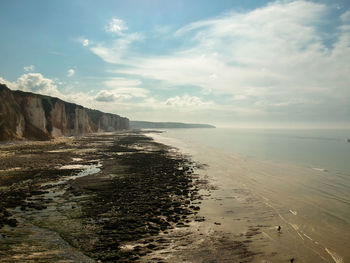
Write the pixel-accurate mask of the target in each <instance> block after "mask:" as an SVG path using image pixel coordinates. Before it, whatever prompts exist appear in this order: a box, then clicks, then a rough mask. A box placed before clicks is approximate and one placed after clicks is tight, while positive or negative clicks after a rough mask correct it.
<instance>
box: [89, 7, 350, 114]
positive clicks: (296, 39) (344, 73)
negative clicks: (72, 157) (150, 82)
mask: <svg viewBox="0 0 350 263" xmlns="http://www.w3.org/2000/svg"><path fill="white" fill-rule="evenodd" d="M329 12H330V7H329V6H327V5H325V4H321V3H315V2H307V1H277V2H273V3H270V4H268V5H266V6H264V7H261V8H258V9H255V10H252V11H246V12H229V13H226V14H224V15H222V16H218V17H216V18H212V19H207V20H201V21H197V22H194V23H191V24H188V25H185V26H184V27H182V28H180V29H178V30H177V32H176V34H175V37H176V38H177V41H179V40H181V41H182V43H183V44H182V47H185V48H182V49H177V50H178V51H176V52H168V53H166V54H165V55H158V56H155V55H147V56H145V55H144V54H133V53H132V50H130V49H131V47H130V45H128V52H126V54H128V56H123V55H121V54H123V52H119V50H116V46H118V45H111V46H109V45H108V44H106V43H105V44H104V45H103V46H102V45H101V50H100V51H101V52H100V53H98V52H95V54H96V55H99V56H100V57H101V58H102V59H104V60H105V61H106V62H109V63H117V64H124V65H126V66H127V67H119V68H118V69H116V70H115V73H116V74H129V75H132V76H136V77H140V78H141V77H143V78H148V79H154V80H158V81H161V82H162V83H164V85H163V86H168V87H174V86H181V85H190V86H195V87H200V88H202V90H203V93H204V94H210V93H211V94H212V95H215V96H226V97H231V98H232V100H231V102H233V103H235V105H236V106H237V107H241V108H247V109H251V110H257V111H258V112H260V111H261V110H263V111H265V112H266V118H269V117H271V118H274V116H272V115H269V114H270V113H269V109H270V108H271V107H274V108H275V109H278V108H279V109H280V110H281V112H280V113H281V115H283V114H284V116H285V117H286V118H287V116H290V115H291V114H294V113H295V114H298V117H299V118H300V119H305V120H306V119H308V118H310V116H311V115H314V113H317V112H319V115H320V116H321V112H324V109H325V108H332V109H333V110H334V111H333V114H334V115H336V116H337V118H343V119H344V118H346V115H347V114H348V105H349V103H350V90H349V86H348V85H349V83H350V70H349V67H348V61H350V19H349V17H350V15H349V12H350V11H346V12H345V13H343V15H341V16H340V19H339V21H338V22H339V24H338V25H335V28H333V30H331V31H325V30H324V29H323V27H321V26H334V25H331V23H330V24H329V25H327V17H328V15H329ZM320 25H321V26H320ZM329 40H331V43H329ZM179 98H180V97H179ZM177 101H178V99H174V100H170V103H174V104H176V102H177ZM299 102H303V103H299ZM218 104H220V103H218ZM287 104H288V105H289V106H288V107H286V105H287ZM293 107H294V108H296V107H298V108H299V109H303V110H301V111H298V112H296V111H294V112H293ZM324 117H325V118H329V114H327V116H326V115H324ZM321 118H322V117H321Z"/></svg>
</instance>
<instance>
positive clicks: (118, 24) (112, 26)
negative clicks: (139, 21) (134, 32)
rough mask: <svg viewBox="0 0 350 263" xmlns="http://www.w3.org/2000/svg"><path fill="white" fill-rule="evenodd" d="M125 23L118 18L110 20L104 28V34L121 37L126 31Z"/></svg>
mask: <svg viewBox="0 0 350 263" xmlns="http://www.w3.org/2000/svg"><path fill="white" fill-rule="evenodd" d="M127 29H128V27H127V26H126V23H125V22H124V21H123V20H121V19H118V18H112V19H111V21H109V23H108V25H106V26H105V30H106V32H110V33H114V34H119V35H122V34H123V31H125V30H127Z"/></svg>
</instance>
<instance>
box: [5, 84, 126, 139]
mask: <svg viewBox="0 0 350 263" xmlns="http://www.w3.org/2000/svg"><path fill="white" fill-rule="evenodd" d="M124 129H129V119H127V118H123V117H120V116H119V115H116V114H110V113H103V112H101V111H98V110H92V109H87V108H84V107H82V106H80V105H77V104H73V103H68V102H65V101H63V100H60V99H58V98H54V97H49V96H43V95H39V94H34V93H30V92H23V91H17V90H16V91H14V90H10V89H9V88H7V87H6V85H3V84H0V141H8V140H17V139H22V138H27V139H32V140H49V139H51V138H54V137H59V136H63V135H65V136H72V135H82V134H87V133H91V132H101V131H118V130H124Z"/></svg>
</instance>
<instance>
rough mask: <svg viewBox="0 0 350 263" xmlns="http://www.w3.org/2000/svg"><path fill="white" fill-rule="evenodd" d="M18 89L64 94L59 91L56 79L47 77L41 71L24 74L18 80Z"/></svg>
mask: <svg viewBox="0 0 350 263" xmlns="http://www.w3.org/2000/svg"><path fill="white" fill-rule="evenodd" d="M13 87H14V86H13ZM16 89H19V90H23V91H29V92H34V93H39V94H43V95H49V96H56V97H57V96H59V97H62V94H61V93H60V92H59V91H58V89H57V86H56V85H55V83H54V81H53V80H52V79H49V78H45V77H44V76H43V75H41V74H40V73H27V74H23V75H22V76H20V77H19V78H18V79H17V81H16Z"/></svg>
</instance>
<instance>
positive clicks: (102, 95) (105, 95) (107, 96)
mask: <svg viewBox="0 0 350 263" xmlns="http://www.w3.org/2000/svg"><path fill="white" fill-rule="evenodd" d="M130 98H131V96H130V95H129V94H119V93H117V92H115V91H109V90H101V91H99V92H98V93H97V95H96V96H95V100H96V101H100V102H115V101H118V100H125V99H130Z"/></svg>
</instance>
